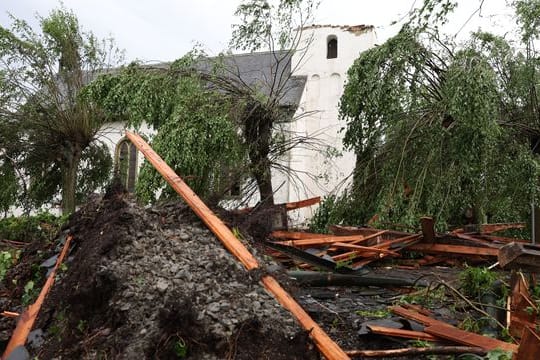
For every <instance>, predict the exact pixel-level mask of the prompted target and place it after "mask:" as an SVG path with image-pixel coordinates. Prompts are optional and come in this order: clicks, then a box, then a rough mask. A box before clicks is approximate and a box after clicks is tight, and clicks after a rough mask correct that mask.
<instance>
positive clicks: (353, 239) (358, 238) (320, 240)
mask: <svg viewBox="0 0 540 360" xmlns="http://www.w3.org/2000/svg"><path fill="white" fill-rule="evenodd" d="M385 232H386V231H385V230H383V231H379V232H376V233H374V234H371V235H368V236H364V235H348V236H335V235H325V236H318V237H316V238H313V239H300V240H284V241H275V243H276V244H280V245H287V246H294V247H302V246H313V245H329V244H333V243H334V242H341V243H343V242H347V243H351V244H359V243H363V242H367V241H368V240H371V239H373V238H376V237H377V236H380V235H382V234H384V233H385Z"/></svg>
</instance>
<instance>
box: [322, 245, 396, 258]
mask: <svg viewBox="0 0 540 360" xmlns="http://www.w3.org/2000/svg"><path fill="white" fill-rule="evenodd" d="M332 246H334V247H337V248H343V249H356V250H365V251H366V252H372V253H381V254H388V255H393V256H401V255H400V254H399V253H398V252H395V251H392V250H386V249H378V248H376V247H373V246H361V245H355V244H346V243H342V242H335V243H333V244H332Z"/></svg>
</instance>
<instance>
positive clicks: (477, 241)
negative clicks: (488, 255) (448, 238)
mask: <svg viewBox="0 0 540 360" xmlns="http://www.w3.org/2000/svg"><path fill="white" fill-rule="evenodd" d="M452 235H453V236H455V237H457V238H458V239H462V240H467V241H471V242H473V243H475V244H478V245H482V246H487V247H493V248H500V247H501V245H500V244H495V243H493V242H492V241H488V240H484V239H483V238H481V237H480V236H475V235H471V234H461V233H452Z"/></svg>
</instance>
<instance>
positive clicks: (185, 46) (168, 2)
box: [0, 0, 514, 62]
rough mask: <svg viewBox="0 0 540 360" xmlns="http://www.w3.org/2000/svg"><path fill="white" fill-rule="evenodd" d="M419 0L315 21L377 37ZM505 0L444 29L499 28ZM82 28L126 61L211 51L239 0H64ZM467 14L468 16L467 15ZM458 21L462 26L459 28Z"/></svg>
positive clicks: (31, 8)
mask: <svg viewBox="0 0 540 360" xmlns="http://www.w3.org/2000/svg"><path fill="white" fill-rule="evenodd" d="M421 2H422V1H421V0H416V1H415V0H369V1H368V0H322V1H321V5H320V6H319V8H318V10H317V12H316V15H315V23H317V24H333V25H359V24H366V25H374V26H375V29H376V32H377V35H378V41H379V43H381V42H383V41H384V40H385V39H387V38H388V37H390V36H392V35H393V34H395V33H396V32H397V31H398V30H399V26H398V25H394V26H392V25H391V22H392V21H395V20H400V19H402V18H403V17H404V16H405V15H406V14H407V12H408V11H409V10H410V9H411V6H414V5H417V4H420V3H421ZM505 2H506V0H488V1H485V2H484V5H483V6H482V8H481V11H478V12H476V13H475V10H477V9H478V7H479V4H480V3H481V0H460V1H459V6H458V9H457V11H456V12H455V14H454V15H453V16H452V18H451V22H450V25H449V26H448V28H449V32H450V33H457V32H459V36H466V34H468V33H469V32H470V31H474V30H477V29H478V28H479V27H482V28H483V29H487V30H492V31H495V32H496V33H499V34H504V33H505V32H506V31H508V29H510V28H511V27H513V26H514V20H513V18H512V16H511V14H512V12H511V10H509V9H508V8H506V6H505ZM63 3H64V5H65V7H66V8H68V9H72V10H73V11H74V13H75V14H76V15H77V17H78V18H79V21H80V23H81V25H82V26H83V28H84V29H85V30H90V31H92V32H93V33H94V34H96V35H97V36H98V37H100V38H105V37H110V36H112V37H113V38H114V39H115V40H116V43H117V45H118V47H119V48H121V49H124V50H125V54H126V61H132V60H135V59H137V60H141V61H144V62H154V61H171V60H174V59H177V58H179V57H181V56H182V55H184V54H185V53H186V52H188V51H189V50H190V49H192V48H193V46H194V45H195V44H201V45H202V46H203V48H204V49H205V50H206V51H207V52H208V53H209V54H210V55H215V54H217V53H219V52H220V51H222V50H225V49H226V48H227V44H228V41H229V39H230V35H231V31H232V29H231V24H233V23H237V22H238V19H237V18H235V17H234V11H235V9H236V7H237V6H238V4H239V3H240V0H64V1H63ZM59 4H60V2H59V1H57V0H0V24H1V25H2V26H5V27H9V25H10V24H11V20H10V18H9V16H8V15H7V13H8V12H9V13H11V14H12V15H13V16H15V17H16V18H21V19H25V20H27V21H28V22H29V23H30V24H32V25H34V26H36V27H37V25H38V22H37V21H36V20H35V14H36V13H39V14H40V15H42V16H46V15H47V14H48V13H49V12H50V10H51V9H53V8H56V7H58V6H59ZM472 14H474V15H473V16H472V18H471V19H470V20H469V17H470V16H471V15H472ZM463 24H466V26H465V27H464V28H463V29H461V27H462V26H463ZM460 29H461V31H460Z"/></svg>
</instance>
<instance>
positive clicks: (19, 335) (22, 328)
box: [2, 235, 72, 360]
mask: <svg viewBox="0 0 540 360" xmlns="http://www.w3.org/2000/svg"><path fill="white" fill-rule="evenodd" d="M71 239H72V237H71V235H70V236H68V237H67V239H66V243H65V244H64V247H63V248H62V252H61V253H60V255H59V256H58V259H56V264H55V265H54V268H53V269H52V271H51V273H50V274H49V277H48V278H47V281H45V284H44V285H43V288H42V289H41V292H40V293H39V296H38V297H37V299H36V301H35V302H34V303H33V304H32V305H30V306H29V307H28V308H27V309H26V310H25V311H24V312H23V313H22V315H21V316H19V320H18V321H17V326H16V327H15V330H14V331H13V334H12V335H11V338H10V339H9V343H8V345H7V347H6V350H5V351H4V354H3V355H2V359H4V360H5V359H7V358H8V356H9V354H11V352H12V351H13V350H14V349H15V348H16V347H18V346H22V345H24V344H25V343H26V339H27V338H28V334H29V333H30V331H31V330H32V327H33V326H34V323H35V321H36V318H37V315H38V313H39V310H40V309H41V305H43V301H44V300H45V297H46V296H47V294H48V292H49V290H50V289H51V287H52V285H53V284H54V278H55V276H56V271H57V270H58V267H59V266H60V264H61V263H62V261H64V257H65V256H66V254H67V252H68V249H69V244H70V243H71Z"/></svg>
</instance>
